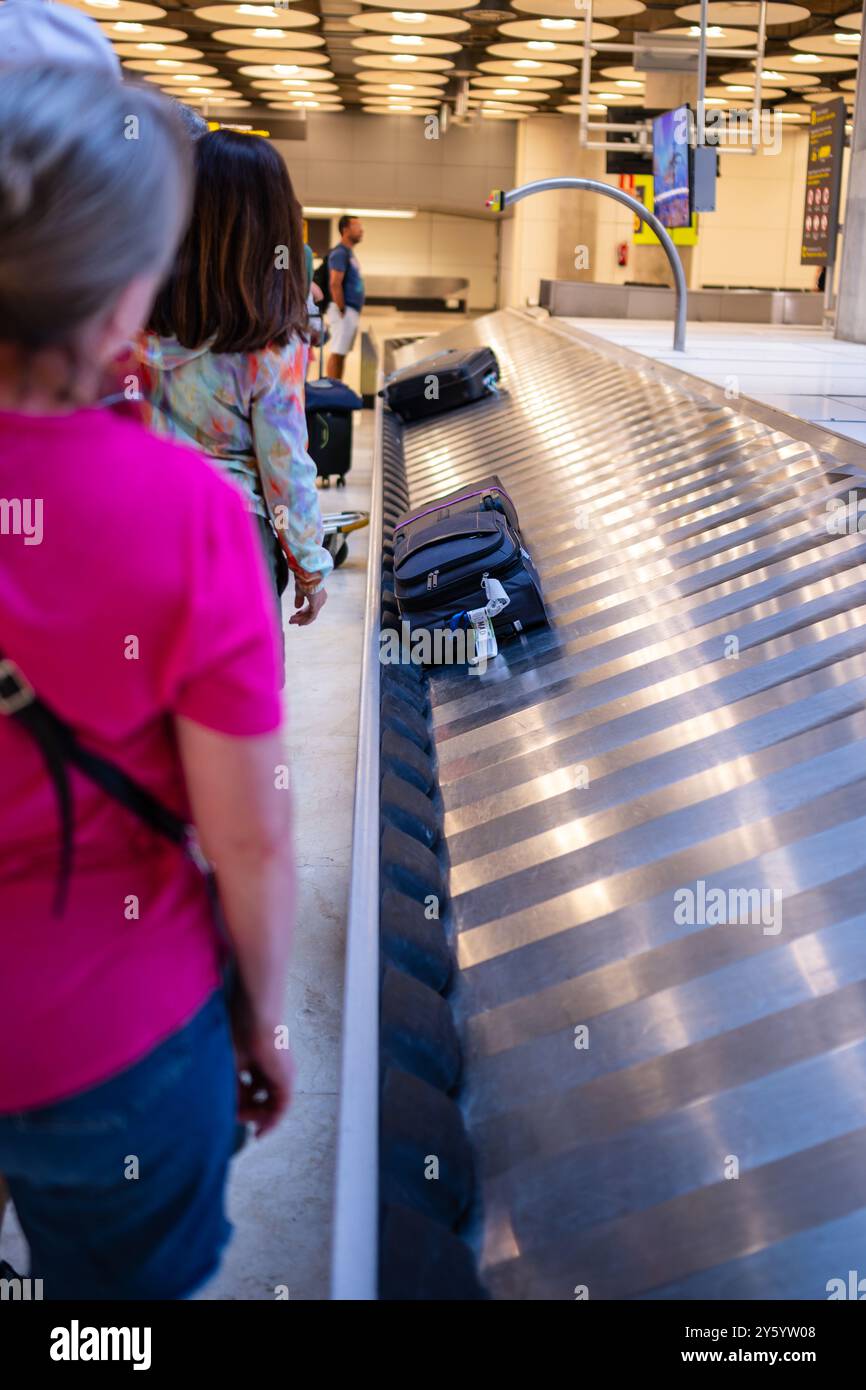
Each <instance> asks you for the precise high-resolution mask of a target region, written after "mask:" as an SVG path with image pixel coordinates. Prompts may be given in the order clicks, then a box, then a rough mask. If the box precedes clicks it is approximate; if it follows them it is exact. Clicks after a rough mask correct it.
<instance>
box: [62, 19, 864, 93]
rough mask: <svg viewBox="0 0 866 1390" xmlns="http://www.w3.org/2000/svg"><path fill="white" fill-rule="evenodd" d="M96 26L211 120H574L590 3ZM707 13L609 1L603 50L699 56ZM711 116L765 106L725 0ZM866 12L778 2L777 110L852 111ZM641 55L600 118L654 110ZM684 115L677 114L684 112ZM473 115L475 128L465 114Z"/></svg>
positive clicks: (126, 59)
mask: <svg viewBox="0 0 866 1390" xmlns="http://www.w3.org/2000/svg"><path fill="white" fill-rule="evenodd" d="M67 2H68V3H71V4H73V5H74V7H75V8H76V9H79V10H82V11H84V12H85V13H86V14H89V15H91V16H92V17H93V18H95V19H97V20H98V21H99V22H100V24H101V26H102V28H103V29H104V31H105V33H106V34H107V35H108V37H109V38H110V39H111V41H112V43H113V44H114V45H115V47H116V48H117V51H118V54H119V56H120V59H121V62H122V63H123V64H124V66H125V67H126V68H127V69H128V70H129V73H130V76H133V75H134V76H135V77H137V78H141V79H143V80H145V81H147V82H154V83H156V84H157V85H159V86H161V87H163V88H164V89H165V90H167V91H170V92H172V93H173V94H174V95H176V96H177V97H178V98H179V99H181V100H183V101H186V102H189V103H190V104H192V105H194V106H196V107H197V108H199V109H201V110H203V111H204V112H206V113H207V114H208V115H212V116H214V117H217V118H219V117H223V118H225V119H226V120H232V119H238V120H240V119H243V120H244V121H249V120H251V119H254V120H255V119H258V118H260V117H263V116H266V115H268V114H271V119H272V121H279V120H280V119H283V118H291V117H292V116H294V117H295V118H298V117H302V116H303V115H304V114H305V113H314V112H321V113H331V112H339V111H343V110H347V109H350V108H362V109H364V110H367V111H370V112H375V113H376V114H382V113H384V114H387V113H389V112H392V113H394V114H406V115H413V114H417V115H424V114H427V113H429V112H432V111H436V110H438V108H439V106H440V105H441V103H442V102H443V101H447V102H449V104H450V105H451V107H452V111H453V109H454V107H455V104H456V106H457V115H458V118H460V119H466V120H471V119H475V117H476V116H478V115H481V116H489V117H491V118H498V119H519V118H521V117H522V116H525V115H528V114H531V113H532V112H535V111H545V112H549V113H556V112H562V113H563V114H565V115H569V114H571V115H574V114H575V113H576V110H577V107H578V105H579V98H580V67H581V56H582V52H583V46H582V41H583V37H584V18H583V15H582V13H580V12H579V11H577V9H576V3H575V0H510V3H509V0H481V3H479V4H476V5H474V6H470V5H469V4H467V3H466V0H422V4H421V6H420V8H418V9H415V8H412V9H408V10H400V9H392V8H391V4H390V3H386V2H385V0H365V3H357V0H275V3H274V4H270V5H269V4H255V3H249V4H245V3H236V4H223V3H218V4H202V5H191V4H177V3H172V0H164V3H162V4H159V5H157V4H150V3H141V2H140V0H67ZM699 16H700V5H699V4H687V5H680V6H674V5H669V4H660V3H656V2H655V0H595V3H594V4H593V26H592V36H591V38H592V42H593V44H599V43H602V44H608V43H624V44H632V43H634V42H635V41H636V39H635V35H639V36H646V35H647V34H648V33H653V34H656V35H658V34H662V35H664V37H665V38H666V39H667V38H669V37H670V38H676V39H684V40H691V41H692V42H695V41H696V40H695V36H696V34H697V32H698V31H697V20H698V18H699ZM709 20H710V25H711V28H710V31H709V36H708V48H709V51H708V63H707V98H708V104H709V105H728V104H741V105H745V104H750V101H751V92H750V89H751V86H752V85H753V83H754V60H752V59H751V58H750V57H745V56H744V57H737V58H731V57H730V56H725V55H723V54H720V53H719V52H718V50H724V49H731V48H733V49H738V50H741V51H743V52H746V53H748V51H749V50H750V49H755V48H756V46H757V26H758V5H757V3H753V0H710V4H709ZM860 22H861V20H860V12H859V11H856V10H852V9H851V0H837V3H833V0H809V4H808V6H807V5H805V4H794V3H787V0H784V3H783V0H770V3H768V5H767V41H766V51H765V59H764V65H763V73H764V76H763V79H762V81H763V87H764V88H765V91H764V101H765V103H766V104H767V105H772V106H776V107H779V108H781V109H782V110H785V111H788V112H789V113H790V116H791V118H792V119H796V117H797V115H798V114H800V116H801V117H802V118H803V119H805V118H806V116H805V115H804V114H803V113H807V112H808V110H809V105H808V103H810V102H814V101H820V100H823V99H827V98H828V97H830V96H843V97H845V98H846V99H847V100H848V101H849V102H850V101H851V100H852V99H853V88H854V81H853V79H854V78H855V76H856V69H857V59H858V54H859V40H860ZM634 62H635V59H634V57H633V55H632V53H631V52H629V51H625V52H622V53H613V52H610V51H607V50H599V49H597V48H594V49H593V58H592V69H591V84H590V99H591V108H590V109H591V113H592V115H593V117H594V118H595V119H602V118H603V117H604V113H605V112H612V111H613V110H615V109H616V108H617V107H620V108H629V109H634V108H639V107H641V106H642V104H643V96H644V82H645V78H644V73H643V72H642V71H641V70H640V69H639V68H635V66H634ZM672 104H675V103H672ZM464 113H465V114H464Z"/></svg>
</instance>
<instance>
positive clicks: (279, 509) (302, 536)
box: [250, 338, 334, 595]
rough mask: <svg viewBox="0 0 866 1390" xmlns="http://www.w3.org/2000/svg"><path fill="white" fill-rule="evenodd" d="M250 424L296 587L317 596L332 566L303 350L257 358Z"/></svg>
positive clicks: (296, 347) (296, 346)
mask: <svg viewBox="0 0 866 1390" xmlns="http://www.w3.org/2000/svg"><path fill="white" fill-rule="evenodd" d="M256 362H257V371H256V378H255V390H254V394H253V397H252V402H251V410H250V415H251V421H252V430H253V440H254V444H255V451H256V458H257V460H258V465H259V473H260V476H261V480H262V489H263V492H264V497H265V501H266V503H267V506H268V511H269V512H270V515H271V518H272V519H273V522H274V526H275V527H276V531H277V535H278V536H279V538H280V543H281V544H282V547H283V550H284V551H285V553H286V557H287V559H288V561H289V565H290V567H291V569H292V571H293V573H294V575H295V581H296V584H297V585H298V587H299V588H300V589H301V590H302V591H303V592H304V594H305V595H309V594H312V593H316V592H317V591H318V590H320V589H321V588H322V586H323V584H324V581H325V579H326V578H327V576H328V575H329V574H330V572H331V570H332V569H333V567H334V561H333V559H332V557H331V555H330V553H329V552H328V551H327V550H325V548H324V546H323V545H322V535H323V527H322V516H321V512H320V510H319V494H318V492H317V491H316V465H315V464H314V463H313V460H312V459H311V458H310V456H309V454H308V453H307V417H306V414H305V411H304V385H305V383H304V346H303V344H302V343H301V341H300V339H298V338H293V339H292V341H291V342H290V343H289V344H288V346H287V347H285V348H272V349H269V350H266V351H264V352H261V353H258V354H256Z"/></svg>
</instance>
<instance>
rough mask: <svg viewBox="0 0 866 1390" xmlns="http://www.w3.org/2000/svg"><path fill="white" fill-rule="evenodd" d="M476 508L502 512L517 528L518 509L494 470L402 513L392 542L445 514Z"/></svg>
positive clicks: (430, 524) (395, 524)
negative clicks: (466, 484)
mask: <svg viewBox="0 0 866 1390" xmlns="http://www.w3.org/2000/svg"><path fill="white" fill-rule="evenodd" d="M479 509H480V510H482V511H491V512H501V513H502V515H503V516H505V517H507V518H508V521H509V523H510V524H511V526H512V527H513V528H514V529H515V531H519V530H520V521H519V519H518V516H517V508H516V507H515V505H514V503H513V502H512V500H511V498H510V497H509V495H508V493H507V492H506V491H505V488H504V487H503V486H502V483H501V482H500V481H499V478H498V477H497V476H496V474H495V473H491V474H489V476H488V477H486V478H482V479H480V481H479V482H477V483H472V484H470V485H468V486H467V487H462V488H457V490H456V491H455V492H449V493H446V495H445V496H444V497H437V498H435V499H434V500H433V501H429V502H426V503H424V502H422V503H421V504H420V505H419V506H417V507H413V508H412V510H411V511H408V512H404V513H403V515H402V516H399V517H398V518H397V520H396V521H395V523H394V543H395V544H396V543H397V541H399V540H402V538H403V537H404V536H411V535H412V534H413V533H414V532H416V531H419V530H423V529H424V528H425V527H427V526H432V525H433V524H434V523H435V522H437V521H444V520H445V518H446V517H448V516H454V515H456V513H458V512H466V511H478V510H479Z"/></svg>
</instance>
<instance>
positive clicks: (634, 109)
mask: <svg viewBox="0 0 866 1390" xmlns="http://www.w3.org/2000/svg"><path fill="white" fill-rule="evenodd" d="M609 115H610V119H611V120H612V121H614V123H615V124H617V125H635V124H637V122H638V121H641V122H644V121H646V111H644V109H643V107H642V106H628V107H617V109H616V110H614V109H613V107H611V110H610V112H609ZM601 138H602V139H604V140H606V141H607V142H608V143H609V144H611V145H621V146H622V149H621V150H619V149H618V150H608V151H607V159H606V162H605V172H606V173H608V174H648V173H650V172H651V169H652V165H651V164H650V153H649V145H647V149H646V153H644V151H643V150H642V149H641V147H640V144H639V137H638V134H637V132H636V131H631V130H607V131H605V133H604V135H603V136H602V137H601Z"/></svg>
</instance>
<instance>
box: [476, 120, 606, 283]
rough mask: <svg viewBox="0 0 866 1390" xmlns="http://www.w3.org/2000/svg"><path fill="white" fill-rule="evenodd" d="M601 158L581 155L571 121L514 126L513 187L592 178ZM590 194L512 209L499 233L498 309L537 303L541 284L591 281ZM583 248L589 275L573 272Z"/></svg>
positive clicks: (543, 198) (539, 198) (540, 199)
mask: <svg viewBox="0 0 866 1390" xmlns="http://www.w3.org/2000/svg"><path fill="white" fill-rule="evenodd" d="M603 168H604V164H603V155H601V154H600V153H599V152H597V151H594V150H581V149H579V148H578V144H577V122H576V121H575V120H572V119H571V117H568V118H566V117H559V116H542V115H539V116H530V117H528V118H527V119H526V120H524V121H519V122H518V131H517V157H516V168H515V173H514V183H515V185H518V184H523V183H530V182H532V181H533V180H535V179H545V178H555V177H556V176H557V175H563V174H572V175H575V176H577V177H586V178H598V177H599V176H600V173H601V171H602V169H603ZM597 201H598V197H597V195H596V194H592V193H539V194H536V195H534V196H533V197H531V198H527V199H526V200H525V201H523V202H521V203H517V204H516V205H515V207H514V211H513V213H512V214H511V217H510V218H508V219H506V221H507V222H508V223H509V224H510V225H509V226H508V228H507V230H505V228H503V257H502V275H501V277H500V303H501V304H513V305H525V304H537V303H538V282H539V280H541V279H557V278H558V279H574V280H591V279H594V278H596V277H595V276H594V274H593V267H594V265H595V254H596V216H597V209H596V207H595V203H596V202H597ZM578 248H585V250H586V253H587V254H588V256H589V269H588V270H576V269H575V254H576V251H577V249H578Z"/></svg>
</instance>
